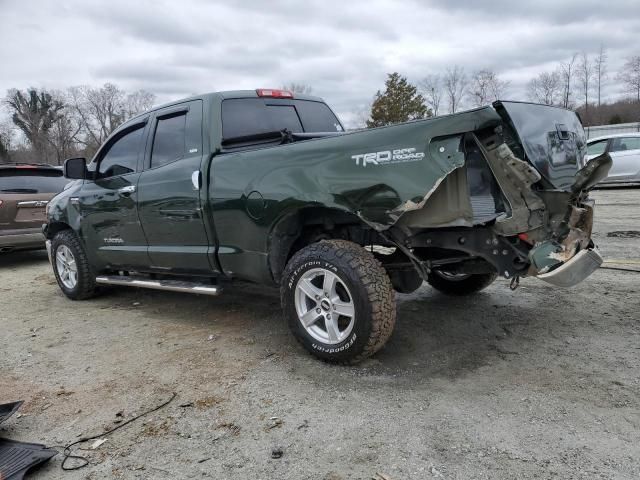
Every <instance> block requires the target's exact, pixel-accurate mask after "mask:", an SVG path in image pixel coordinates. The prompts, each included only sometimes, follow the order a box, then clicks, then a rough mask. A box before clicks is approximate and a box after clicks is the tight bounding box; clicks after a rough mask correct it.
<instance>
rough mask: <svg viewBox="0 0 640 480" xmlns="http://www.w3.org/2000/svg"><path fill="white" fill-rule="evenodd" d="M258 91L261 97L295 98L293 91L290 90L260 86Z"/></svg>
mask: <svg viewBox="0 0 640 480" xmlns="http://www.w3.org/2000/svg"><path fill="white" fill-rule="evenodd" d="M256 93H257V94H258V96H259V97H270V98H293V93H292V92H290V91H288V90H277V89H274V88H258V89H256Z"/></svg>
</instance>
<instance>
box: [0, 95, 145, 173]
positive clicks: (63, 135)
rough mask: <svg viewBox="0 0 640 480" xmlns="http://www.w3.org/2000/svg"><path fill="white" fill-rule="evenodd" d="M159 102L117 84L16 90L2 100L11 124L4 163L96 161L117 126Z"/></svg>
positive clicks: (3, 134) (0, 150)
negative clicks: (103, 145)
mask: <svg viewBox="0 0 640 480" xmlns="http://www.w3.org/2000/svg"><path fill="white" fill-rule="evenodd" d="M154 102H155V95H153V94H152V93H149V92H147V91H145V90H138V91H135V92H127V91H125V90H123V89H121V88H120V87H118V86H117V85H114V84H111V83H106V84H104V85H103V86H102V87H97V88H96V87H90V86H76V87H70V88H67V89H66V90H47V89H37V88H28V89H26V90H18V89H11V90H9V91H8V92H7V95H6V97H5V98H4V100H3V101H2V103H3V105H4V107H5V109H6V110H7V111H8V113H9V116H10V121H8V122H5V123H3V124H0V162H2V161H4V162H25V163H47V164H51V165H62V163H63V162H64V160H65V159H67V158H70V157H73V156H85V157H91V156H93V154H94V153H95V152H96V150H97V149H98V147H99V146H100V145H101V144H102V143H103V142H104V141H105V140H106V138H107V137H108V136H109V135H110V134H111V133H112V132H113V131H114V130H115V129H116V128H118V127H119V126H120V125H122V123H124V122H125V121H127V120H128V119H129V118H131V117H133V116H135V115H137V114H139V113H141V112H144V111H145V110H149V109H150V108H151V107H152V106H153V104H154Z"/></svg>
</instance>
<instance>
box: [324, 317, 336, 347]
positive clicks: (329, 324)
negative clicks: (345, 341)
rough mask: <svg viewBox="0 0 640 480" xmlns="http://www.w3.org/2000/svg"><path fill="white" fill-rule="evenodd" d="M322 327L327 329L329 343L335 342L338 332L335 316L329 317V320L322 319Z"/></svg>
mask: <svg viewBox="0 0 640 480" xmlns="http://www.w3.org/2000/svg"><path fill="white" fill-rule="evenodd" d="M324 326H325V328H326V329H327V335H328V336H329V341H330V342H337V341H338V336H339V335H340V331H339V330H338V322H337V321H336V316H335V315H330V316H329V318H326V317H325V319H324Z"/></svg>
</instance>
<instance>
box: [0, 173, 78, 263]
mask: <svg viewBox="0 0 640 480" xmlns="http://www.w3.org/2000/svg"><path fill="white" fill-rule="evenodd" d="M67 183H69V180H67V179H65V178H64V177H63V176H62V169H61V168H59V167H53V166H51V165H32V164H15V163H14V164H0V253H4V252H10V251H13V250H30V249H38V248H44V236H43V235H42V224H43V223H45V222H46V212H45V209H46V207H47V203H49V200H51V199H52V198H53V197H54V196H55V195H56V194H57V193H59V192H61V191H62V190H63V189H64V187H65V185H66V184H67Z"/></svg>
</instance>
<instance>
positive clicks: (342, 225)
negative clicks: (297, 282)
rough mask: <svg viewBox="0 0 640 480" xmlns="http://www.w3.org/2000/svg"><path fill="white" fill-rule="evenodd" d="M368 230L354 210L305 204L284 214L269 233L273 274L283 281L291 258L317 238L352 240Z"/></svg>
mask: <svg viewBox="0 0 640 480" xmlns="http://www.w3.org/2000/svg"><path fill="white" fill-rule="evenodd" d="M366 230H369V227H368V225H367V224H366V223H365V222H363V221H362V220H361V219H360V218H358V216H356V215H354V214H353V213H350V212H347V211H344V210H340V209H337V208H329V207H324V206H306V207H303V208H299V209H297V210H295V211H290V212H288V213H286V214H285V215H283V216H282V217H281V218H280V219H279V220H278V221H277V222H276V223H275V224H274V226H273V228H272V229H271V232H270V234H269V239H268V242H269V248H268V252H269V253H268V262H269V269H270V271H271V276H272V277H273V280H274V281H275V282H276V283H280V280H281V278H282V273H283V272H284V269H285V266H286V264H287V262H288V261H289V259H290V258H291V257H292V256H293V255H294V254H295V253H296V252H297V251H298V250H300V249H302V248H304V247H305V246H307V245H309V244H310V243H314V242H316V241H318V240H323V239H326V240H329V239H343V240H352V241H354V242H356V243H359V242H358V239H356V238H353V237H354V236H356V237H357V236H359V234H361V235H362V234H364V232H365V231H366Z"/></svg>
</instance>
